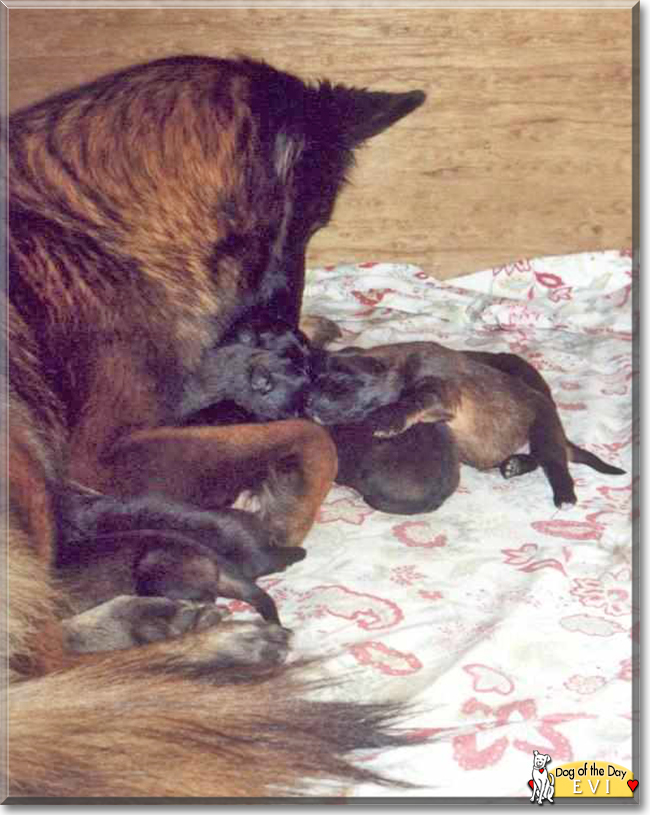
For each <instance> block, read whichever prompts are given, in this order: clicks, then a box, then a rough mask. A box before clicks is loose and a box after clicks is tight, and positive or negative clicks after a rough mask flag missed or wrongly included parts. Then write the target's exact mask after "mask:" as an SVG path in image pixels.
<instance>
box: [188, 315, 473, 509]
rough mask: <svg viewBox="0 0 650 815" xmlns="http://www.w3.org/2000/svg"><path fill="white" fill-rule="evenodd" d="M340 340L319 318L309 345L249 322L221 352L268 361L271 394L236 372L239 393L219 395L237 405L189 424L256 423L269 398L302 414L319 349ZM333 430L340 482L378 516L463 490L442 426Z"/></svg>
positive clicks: (438, 501) (274, 327)
mask: <svg viewBox="0 0 650 815" xmlns="http://www.w3.org/2000/svg"><path fill="white" fill-rule="evenodd" d="M312 319H314V318H312ZM310 327H311V326H310ZM338 337H340V330H339V329H338V327H337V326H336V325H335V324H334V323H332V322H330V321H329V320H324V318H318V319H317V321H316V323H315V325H314V326H313V330H312V332H311V334H310V337H309V339H307V337H306V336H305V334H304V333H303V332H301V331H298V330H296V329H295V328H293V327H292V326H290V325H288V324H287V323H283V322H281V321H277V320H270V319H269V318H268V316H266V315H260V314H255V313H251V314H249V315H247V316H246V317H245V318H243V319H242V320H240V321H239V322H238V324H237V325H236V326H235V327H234V328H233V329H232V331H230V332H229V334H228V335H227V337H226V338H225V341H224V346H225V348H224V352H225V351H226V350H227V349H228V348H232V347H239V348H241V349H259V350H260V351H261V352H263V353H264V354H266V357H265V359H266V362H264V363H262V362H261V361H260V362H258V363H257V364H258V365H260V366H261V365H262V364H263V365H264V368H265V370H266V371H267V372H268V378H267V380H266V386H267V388H268V390H267V391H266V393H262V391H261V390H259V391H258V392H257V393H254V388H255V385H256V381H255V379H254V377H248V379H247V378H246V376H245V375H243V376H237V372H235V371H231V378H230V381H233V379H235V378H237V379H238V382H239V388H238V392H237V394H235V393H234V390H233V389H231V388H228V387H227V386H222V387H221V394H225V393H230V394H232V395H233V396H234V398H235V399H237V401H234V400H233V399H224V400H222V401H218V402H216V403H215V404H212V405H209V406H208V407H205V408H203V409H201V410H199V411H197V412H195V413H193V414H192V415H190V416H188V417H185V419H184V423H185V424H190V425H202V424H203V425H205V424H221V425H225V424H242V423H248V422H255V421H259V420H261V419H263V418H264V416H265V415H266V414H267V413H268V412H269V407H268V406H266V405H264V400H265V399H267V400H269V401H272V403H273V409H274V410H275V412H276V413H278V414H281V415H282V414H284V412H286V411H288V410H291V409H292V408H295V407H296V406H297V405H298V404H301V403H302V405H303V409H304V407H305V406H306V396H307V394H306V389H305V385H304V382H305V376H306V375H307V376H308V377H311V376H313V375H314V372H315V371H318V370H320V368H321V367H322V361H321V356H320V354H321V351H320V349H321V347H322V346H323V345H324V344H326V343H327V342H330V341H331V340H333V339H337V338H338ZM221 353H222V349H214V350H213V351H211V352H210V355H209V356H208V358H207V361H206V367H208V368H209V367H210V366H211V365H212V364H213V363H214V361H215V360H216V359H217V358H218V356H219V355H220V354H221ZM231 361H232V360H231ZM364 364H366V363H365V362H363V363H361V365H364ZM369 364H370V365H372V362H370V363H369ZM278 371H279V372H280V373H279V374H277V375H276V372H278ZM291 372H293V375H291ZM240 373H241V372H240ZM206 382H208V377H207V376H205V377H204V378H203V379H202V381H200V382H196V383H192V388H193V390H194V393H197V394H199V393H200V397H199V400H197V401H200V400H202V399H207V398H209V397H208V394H209V393H210V390H211V389H210V387H209V386H206V384H205V383H206ZM217 385H219V382H218V381H217ZM216 390H217V389H216V388H215V389H212V392H213V393H214V392H216ZM246 407H247V408H248V409H246ZM328 430H329V432H330V435H331V436H332V439H333V441H334V443H335V444H336V448H337V455H338V460H339V467H338V475H337V476H336V481H337V483H339V484H343V485H346V486H349V487H352V488H354V489H355V490H357V491H358V492H359V493H361V495H363V497H364V499H365V501H366V502H367V503H368V504H369V505H370V506H372V507H373V508H375V509H378V510H381V511H383V512H391V513H396V514H402V515H410V514H414V513H420V512H432V511H433V510H435V509H438V508H439V507H440V506H441V505H442V503H443V502H444V501H445V500H446V499H447V498H448V497H449V496H450V495H451V494H452V493H453V492H454V491H455V490H456V488H457V486H458V483H459V479H460V463H459V459H458V452H457V449H456V444H455V442H454V438H453V434H452V433H451V432H450V431H449V429H448V428H447V427H446V425H444V424H442V423H438V424H418V425H416V426H414V427H412V428H410V429H409V430H407V431H406V432H405V433H403V434H401V435H400V436H396V437H394V438H390V439H388V438H387V439H382V438H378V437H376V436H375V435H374V429H373V428H372V427H370V426H365V425H359V424H350V425H337V426H332V427H328ZM423 449H424V450H428V451H429V454H428V455H427V456H422V454H421V453H422V450H423Z"/></svg>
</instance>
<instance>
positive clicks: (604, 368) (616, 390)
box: [229, 250, 640, 797]
mask: <svg viewBox="0 0 650 815" xmlns="http://www.w3.org/2000/svg"><path fill="white" fill-rule="evenodd" d="M634 273H638V270H634ZM632 279H633V270H632V258H631V253H630V252H629V250H623V251H622V252H621V251H613V252H605V253H596V254H584V255H576V256H569V257H560V258H542V259H522V260H518V261H515V262H512V263H509V264H506V265H504V266H500V267H498V268H495V269H491V270H489V271H487V272H483V273H479V274H476V275H471V276H469V277H463V278H459V279H457V280H454V281H451V282H439V281H436V280H434V279H432V278H431V277H430V276H429V275H428V274H427V273H426V270H423V269H419V268H416V267H413V266H409V265H405V264H386V263H367V264H362V265H358V266H339V267H328V268H327V269H320V270H317V271H311V272H309V273H308V276H307V286H306V291H305V301H304V311H305V313H310V312H311V313H316V314H322V315H324V316H327V317H330V318H331V319H333V320H334V321H335V322H337V323H338V324H339V325H340V327H341V329H342V330H343V338H342V340H341V341H340V344H341V345H350V344H355V345H357V344H358V345H361V346H364V347H371V346H373V345H378V344H382V343H395V342H404V341H409V340H426V339H429V340H435V341H438V342H442V343H443V344H445V345H449V346H451V347H454V348H460V349H463V348H467V349H472V350H478V351H496V352H510V353H517V354H521V355H522V356H524V357H525V358H526V359H527V360H528V361H529V362H531V363H532V364H533V365H535V366H536V367H537V368H538V370H539V371H540V372H541V373H542V374H543V376H544V377H545V378H546V379H547V381H548V383H549V385H550V386H551V388H552V391H553V393H554V396H555V398H556V402H557V404H558V409H559V412H560V415H561V418H562V420H563V424H564V427H565V429H566V432H567V435H568V437H569V438H570V439H571V440H572V441H574V442H575V443H576V444H579V445H580V446H581V447H585V448H587V449H589V450H591V451H592V452H594V453H596V454H597V455H599V456H601V457H602V458H604V459H605V460H606V461H607V462H609V463H611V464H613V465H615V466H618V467H622V468H623V469H624V470H625V471H626V474H625V475H622V476H609V475H606V474H602V473H597V472H595V471H594V470H592V469H590V468H589V467H585V466H579V465H573V464H571V465H570V470H571V473H572V475H573V477H574V480H575V484H576V493H577V495H578V503H577V504H576V505H575V506H573V507H566V506H565V507H563V508H562V509H559V510H558V509H557V508H556V507H555V506H554V505H553V502H552V498H551V491H550V488H549V485H548V482H547V480H546V478H545V476H544V473H543V472H542V470H541V469H538V470H536V471H535V472H532V473H529V474H527V475H526V476H523V477H521V478H517V479H512V480H509V481H505V480H503V479H502V478H501V476H500V475H499V473H498V472H497V471H492V472H488V473H481V472H478V471H476V470H472V469H471V468H469V467H463V468H462V470H461V485H460V487H459V489H458V490H457V491H456V493H455V494H454V495H453V496H451V497H450V498H449V499H448V500H447V501H446V502H445V503H444V505H443V506H442V507H441V508H440V509H438V510H437V511H436V512H433V513H428V514H422V515H416V516H412V517H404V516H393V515H388V514H385V513H382V512H378V511H375V510H373V509H371V508H370V507H369V506H367V505H366V504H365V502H364V501H363V499H362V498H361V497H360V496H359V495H357V494H356V493H355V492H354V491H353V490H351V489H348V488H344V487H335V488H334V489H333V490H332V491H331V493H330V495H329V496H328V497H327V499H326V501H325V503H324V504H323V505H322V506H321V509H320V512H319V516H318V521H317V523H316V525H315V527H314V529H313V531H312V532H311V533H310V535H309V537H308V538H307V540H306V542H305V547H306V549H307V551H308V556H307V558H306V559H305V560H304V561H302V562H300V563H298V564H295V565H294V566H292V567H291V568H289V569H287V571H286V572H284V573H282V574H279V575H273V576H272V577H269V578H263V579H262V580H261V581H260V585H262V586H263V587H264V588H265V589H266V590H267V591H268V592H269V593H270V594H271V596H273V598H274V599H275V601H276V603H277V604H278V608H279V611H280V615H281V618H282V622H283V624H284V625H286V626H288V627H289V628H291V629H292V630H293V631H294V640H293V642H294V653H295V656H296V657H297V658H299V657H301V656H303V655H304V656H313V655H318V656H321V655H323V654H331V659H329V660H328V661H327V662H326V663H325V665H324V666H323V667H322V670H323V671H324V672H325V673H327V674H328V675H332V674H333V675H334V676H340V677H341V680H342V683H341V689H340V691H341V693H347V694H348V695H349V697H350V698H360V699H363V700H364V701H368V702H373V701H378V700H387V699H404V700H407V701H412V703H413V710H414V711H415V712H414V713H413V715H412V717H410V718H409V719H408V720H407V721H406V722H405V727H406V728H407V729H408V731H409V732H411V733H412V734H413V737H414V739H416V738H417V737H421V736H423V735H425V734H428V735H429V736H431V737H434V740H433V741H432V742H431V743H430V744H428V745H426V746H422V747H420V746H415V745H414V746H413V747H411V748H409V750H405V751H391V750H382V751H375V752H372V754H371V755H369V756H367V757H366V759H367V761H368V766H372V767H373V769H378V770H380V771H384V772H386V773H387V774H389V775H391V776H394V777H398V778H403V779H405V780H408V781H411V782H414V783H416V784H421V785H424V786H423V787H421V788H417V789H416V790H415V791H414V792H410V791H400V792H399V794H400V795H404V796H407V795H410V794H413V795H425V794H426V795H431V796H436V797H439V796H450V797H451V796H463V797H464V796H468V795H473V796H481V797H489V796H512V795H517V796H521V795H522V787H525V782H526V779H527V778H529V777H530V775H529V773H530V766H531V754H532V750H533V749H536V750H539V751H541V752H545V753H548V754H550V755H551V756H552V758H553V763H554V765H555V764H558V763H562V762H563V761H570V760H572V759H583V758H584V759H589V758H590V757H592V756H593V757H598V758H600V757H602V758H604V759H606V760H608V761H611V762H614V763H621V764H623V765H624V766H630V755H631V751H632V739H631V732H632V731H631V728H632V724H633V721H634V719H635V717H636V718H638V712H635V711H633V710H632V709H631V694H630V682H632V681H633V680H634V679H635V678H636V677H637V675H638V671H639V663H638V659H636V654H635V650H633V649H636V648H637V647H638V643H639V637H640V632H639V624H638V620H637V619H636V618H635V617H634V614H635V611H636V609H635V608H634V603H633V597H632V589H631V586H632V577H633V575H632V562H633V561H632V555H631V540H632V535H631V523H632V515H633V512H632V484H633V481H632V477H633V474H632V468H631V460H632V445H633V443H634V440H635V439H636V441H638V437H639V434H640V423H639V418H638V416H636V417H635V416H634V414H633V411H632V409H631V389H632V385H633V383H634V381H635V380H634V377H635V376H638V370H635V366H634V364H633V362H632V354H631V339H632V304H631V296H630V292H631V282H632ZM426 452H427V451H424V450H423V451H422V454H423V455H426ZM387 477H388V478H390V477H398V475H397V474H392V473H387ZM229 607H230V608H231V610H232V611H233V615H234V616H235V617H237V616H242V617H244V616H245V617H246V619H250V618H251V617H253V616H254V614H255V612H254V611H252V610H251V609H250V608H249V607H248V606H246V605H245V604H242V603H239V602H237V601H233V602H231V603H230V604H229ZM318 670H320V668H319V669H318ZM336 692H337V693H338V689H337V691H336ZM432 768H435V772H432ZM427 785H430V786H427ZM526 789H527V788H526ZM348 792H349V793H350V794H351V795H357V794H366V795H379V796H381V795H385V794H386V791H385V790H384V789H383V788H377V787H373V786H372V785H362V786H360V787H358V788H355V789H354V790H352V791H348Z"/></svg>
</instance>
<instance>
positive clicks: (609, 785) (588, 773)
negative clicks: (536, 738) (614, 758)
mask: <svg viewBox="0 0 650 815" xmlns="http://www.w3.org/2000/svg"><path fill="white" fill-rule="evenodd" d="M550 763H551V757H550V756H548V755H545V754H544V753H539V752H538V751H537V750H533V769H532V774H531V775H532V777H531V779H530V780H529V781H528V786H529V787H530V788H531V790H532V795H531V798H530V801H531V803H535V801H537V803H538V804H540V805H542V804H543V803H544V801H548V802H549V803H550V804H552V803H554V798H579V799H585V798H632V797H634V791H635V790H636V788H637V787H638V786H639V782H638V781H637V780H636V779H635V778H634V774H633V773H632V772H631V771H630V770H628V769H627V767H621V766H620V764H612V763H611V762H607V761H574V762H572V763H571V764H561V765H560V766H559V767H554V768H553V771H552V772H549V768H548V765H549V764H550Z"/></svg>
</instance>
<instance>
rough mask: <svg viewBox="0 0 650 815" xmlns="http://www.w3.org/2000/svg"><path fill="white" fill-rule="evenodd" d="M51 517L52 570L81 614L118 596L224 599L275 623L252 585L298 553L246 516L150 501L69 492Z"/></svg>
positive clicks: (266, 600) (271, 607)
mask: <svg viewBox="0 0 650 815" xmlns="http://www.w3.org/2000/svg"><path fill="white" fill-rule="evenodd" d="M59 518H60V536H59V538H60V541H61V543H60V546H59V549H58V554H57V563H56V566H57V569H58V570H59V572H60V574H62V575H63V576H64V577H65V580H66V581H67V582H68V584H69V587H70V590H71V593H72V595H73V597H75V598H76V599H79V597H77V595H79V596H83V598H84V602H85V603H86V607H87V608H90V607H92V606H95V605H98V604H99V603H102V602H104V601H105V600H109V599H111V598H112V597H115V596H118V595H120V594H127V595H128V594H137V595H140V596H148V597H168V598H170V599H174V600H191V601H194V602H200V603H206V602H214V600H216V598H217V597H231V598H235V599H239V600H243V601H244V602H246V603H249V604H250V605H252V606H254V607H255V608H256V609H257V611H258V612H259V613H260V614H261V615H262V617H263V618H264V619H265V620H268V621H270V622H275V623H279V617H278V612H277V608H276V606H275V603H274V602H273V600H272V599H271V597H269V595H268V594H267V593H266V592H264V591H263V590H262V589H260V588H259V587H258V586H257V585H256V584H255V581H256V580H257V579H258V578H259V577H261V576H262V575H267V574H271V573H272V572H279V571H283V570H284V569H285V568H286V567H287V566H289V565H291V564H292V563H296V562H298V561H300V560H302V559H303V558H304V557H305V554H306V553H305V550H304V549H302V548H300V547H291V548H283V547H278V546H274V545H273V544H272V541H271V536H270V533H269V531H268V530H267V528H266V526H265V525H264V524H263V523H262V522H261V521H260V520H259V519H258V518H256V517H255V516H254V515H252V514H251V513H248V512H243V511H241V510H237V509H224V510H220V511H218V512H204V511H201V510H197V509H194V508H193V507H191V506H186V505H184V504H174V503H172V502H170V501H168V500H165V499H162V498H159V497H156V496H153V495H148V496H142V497H139V498H134V499H131V500H128V501H122V500H119V499H116V498H113V497H110V496H105V495H98V494H89V493H88V492H85V491H80V490H77V489H75V488H74V487H71V488H70V489H69V490H68V491H66V492H65V493H64V495H62V496H61V498H60V507H59ZM95 542H99V543H101V545H100V546H97V545H90V544H91V543H95ZM75 586H78V587H79V589H80V591H79V592H75ZM77 610H78V611H83V610H85V609H84V608H79V609H77Z"/></svg>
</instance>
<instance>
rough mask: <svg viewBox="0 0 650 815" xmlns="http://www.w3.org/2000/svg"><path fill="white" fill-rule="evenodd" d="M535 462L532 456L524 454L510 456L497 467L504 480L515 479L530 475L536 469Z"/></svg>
mask: <svg viewBox="0 0 650 815" xmlns="http://www.w3.org/2000/svg"><path fill="white" fill-rule="evenodd" d="M537 466H538V465H537V461H536V460H535V459H534V458H533V456H529V455H526V454H525V453H520V454H516V455H514V456H510V458H507V459H506V460H505V461H503V462H502V463H501V464H500V465H499V471H500V472H501V475H502V476H503V477H504V478H516V477H517V476H520V475H525V474H526V473H530V472H532V471H533V470H535V469H536V468H537Z"/></svg>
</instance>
